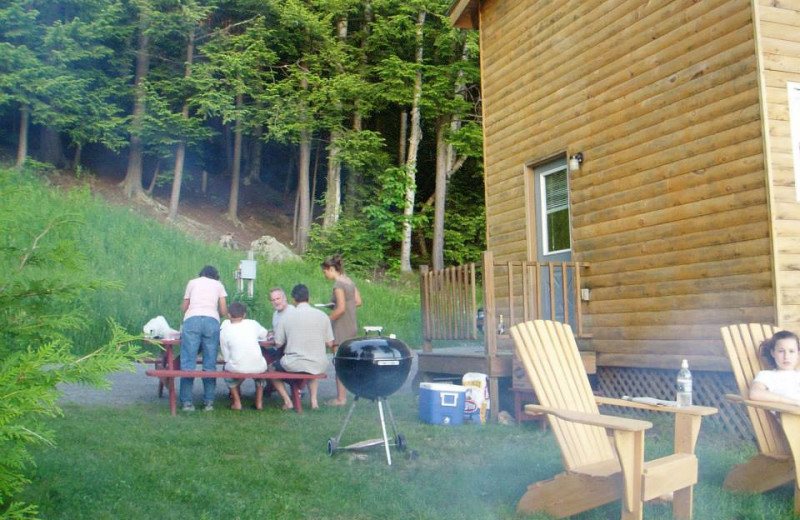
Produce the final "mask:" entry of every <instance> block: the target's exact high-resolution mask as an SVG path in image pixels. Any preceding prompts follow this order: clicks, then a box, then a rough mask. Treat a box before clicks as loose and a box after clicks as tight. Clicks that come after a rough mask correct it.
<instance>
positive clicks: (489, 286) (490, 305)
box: [483, 251, 497, 409]
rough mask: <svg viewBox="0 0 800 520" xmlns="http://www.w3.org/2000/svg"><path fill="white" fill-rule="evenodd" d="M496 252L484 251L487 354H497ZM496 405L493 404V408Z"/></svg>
mask: <svg viewBox="0 0 800 520" xmlns="http://www.w3.org/2000/svg"><path fill="white" fill-rule="evenodd" d="M494 297H495V295H494V253H492V252H491V251H484V252H483V315H484V317H483V337H484V340H485V341H486V354H487V355H488V356H490V357H494V356H496V355H497V321H496V320H495V311H496V304H495V299H494ZM494 408H495V407H494V406H493V407H492V409H494Z"/></svg>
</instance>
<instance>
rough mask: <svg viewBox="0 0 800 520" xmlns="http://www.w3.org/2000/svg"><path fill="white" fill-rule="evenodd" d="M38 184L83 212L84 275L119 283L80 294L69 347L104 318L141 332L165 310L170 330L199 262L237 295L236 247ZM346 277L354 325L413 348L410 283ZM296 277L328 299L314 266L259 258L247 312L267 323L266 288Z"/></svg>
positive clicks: (50, 198) (98, 339) (415, 304)
mask: <svg viewBox="0 0 800 520" xmlns="http://www.w3.org/2000/svg"><path fill="white" fill-rule="evenodd" d="M38 190H39V191H40V199H41V200H46V201H47V204H51V205H54V206H58V207H60V208H61V209H63V210H65V211H68V212H70V213H75V214H78V215H80V216H81V217H82V218H83V220H84V224H83V226H82V228H81V231H80V247H81V249H82V251H83V253H84V254H85V255H86V257H87V259H88V261H89V263H90V265H91V270H92V273H93V274H94V275H95V276H97V277H98V278H103V279H108V280H113V281H116V282H119V286H120V287H121V288H120V289H108V290H103V291H98V292H95V293H92V294H89V295H87V296H86V300H85V302H84V303H85V304H86V306H87V308H88V309H89V311H88V314H87V316H86V323H87V327H86V328H85V329H84V330H83V331H80V332H78V333H75V334H73V336H72V339H73V340H74V344H75V345H76V348H77V349H79V350H89V349H91V348H92V347H93V346H96V345H98V344H100V343H102V341H103V339H104V338H105V337H106V330H107V321H108V319H109V318H112V319H114V320H115V321H117V322H118V323H120V324H121V325H123V326H124V327H126V328H127V329H128V330H129V331H130V332H133V333H138V332H141V327H142V325H144V323H145V322H146V321H147V320H149V319H150V318H152V317H154V316H157V315H163V316H165V317H166V318H167V321H169V323H170V325H172V326H173V327H174V328H178V327H179V326H180V322H181V319H182V317H181V310H180V308H181V301H182V299H183V291H184V289H185V287H186V282H187V281H189V280H190V279H191V278H194V277H196V276H197V274H198V273H199V272H200V269H201V268H202V267H203V266H204V265H214V266H215V267H217V269H218V270H219V272H220V276H221V281H222V283H223V284H224V285H225V287H226V289H227V291H228V294H229V297H228V300H229V301H232V300H233V299H236V298H237V297H241V296H242V295H238V296H237V294H236V284H235V281H234V278H233V272H234V270H235V269H236V267H237V266H238V263H239V261H240V260H242V259H245V258H246V257H247V256H246V253H245V252H244V251H230V250H226V249H221V248H219V247H217V246H216V245H209V244H205V243H202V242H201V241H199V240H196V239H194V238H191V237H189V236H187V235H186V234H184V233H183V232H181V231H179V230H177V229H176V228H174V227H172V226H169V225H164V224H161V223H160V222H158V221H156V220H153V219H149V218H146V217H144V216H141V215H139V214H136V213H134V212H132V211H129V210H126V209H124V208H118V207H111V206H108V205H107V204H105V203H104V202H103V201H102V200H100V199H98V198H96V197H93V196H92V195H91V194H90V193H89V191H88V188H85V187H84V188H78V189H72V190H70V191H68V192H66V193H58V192H57V191H56V192H55V193H54V192H53V190H52V189H51V188H47V187H45V186H44V184H40V185H38ZM256 259H257V260H259V258H256ZM345 260H346V259H345ZM353 278H354V281H355V283H356V285H357V286H358V288H359V291H360V292H361V295H362V299H363V301H364V305H363V306H362V307H361V308H359V310H358V320H359V323H360V324H361V325H362V326H363V325H381V326H383V327H384V331H385V332H386V333H395V334H397V336H398V338H401V339H403V340H404V341H406V342H407V343H408V344H409V345H410V346H411V347H419V346H420V345H421V339H420V330H421V329H420V315H419V294H418V291H417V289H416V287H415V285H414V284H410V285H409V284H402V283H400V282H393V283H391V284H387V283H375V282H373V281H370V280H366V279H360V278H358V277H353ZM298 283H304V284H306V285H307V286H308V287H309V290H310V292H311V299H312V303H320V302H328V301H330V298H331V292H332V285H331V283H330V282H328V281H327V280H325V278H324V277H323V276H322V272H321V270H320V267H319V266H318V265H312V264H309V263H307V262H287V263H283V264H269V263H266V262H265V261H264V260H263V259H260V261H259V263H258V275H257V279H256V283H255V298H254V300H253V301H252V302H250V303H251V307H252V309H251V312H250V317H252V318H254V319H257V320H259V321H261V322H262V323H263V324H264V325H265V326H267V327H269V326H270V324H271V319H272V306H271V304H270V303H269V295H268V291H269V288H271V287H273V286H281V287H283V288H284V289H285V290H286V292H287V294H288V293H289V291H290V290H291V288H292V287H293V286H294V285H295V284H298Z"/></svg>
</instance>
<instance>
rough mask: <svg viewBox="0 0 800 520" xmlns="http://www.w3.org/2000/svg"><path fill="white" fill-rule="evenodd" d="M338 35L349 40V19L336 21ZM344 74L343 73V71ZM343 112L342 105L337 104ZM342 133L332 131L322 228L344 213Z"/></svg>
mask: <svg viewBox="0 0 800 520" xmlns="http://www.w3.org/2000/svg"><path fill="white" fill-rule="evenodd" d="M336 34H337V36H338V37H339V39H340V40H345V39H346V38H347V17H346V16H345V17H342V18H340V19H339V20H337V21H336ZM342 72H343V71H342ZM337 108H338V109H340V110H341V103H339V104H337ZM342 135H343V133H342V131H341V130H339V129H338V128H334V129H333V130H331V135H330V151H329V152H328V178H327V184H326V189H325V216H324V218H323V220H322V227H324V228H329V227H331V226H333V225H334V224H336V223H337V222H338V221H339V215H340V213H341V211H342V163H341V161H340V160H339V153H340V149H339V145H338V144H337V141H338V140H339V139H341V138H342Z"/></svg>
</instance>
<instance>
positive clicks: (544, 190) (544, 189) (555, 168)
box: [537, 164, 572, 256]
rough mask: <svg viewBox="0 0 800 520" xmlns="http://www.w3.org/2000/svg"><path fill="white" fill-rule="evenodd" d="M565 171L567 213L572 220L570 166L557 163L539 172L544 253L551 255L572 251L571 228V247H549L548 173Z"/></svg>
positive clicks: (570, 232) (570, 233)
mask: <svg viewBox="0 0 800 520" xmlns="http://www.w3.org/2000/svg"><path fill="white" fill-rule="evenodd" d="M561 172H564V173H565V174H566V177H567V215H569V220H570V221H571V220H572V214H571V212H570V207H569V206H570V204H569V202H570V201H569V168H568V167H567V165H566V164H564V165H560V164H559V165H555V166H553V167H552V168H548V169H547V170H544V171H539V172H537V173H538V174H539V190H538V192H539V208H540V212H541V214H540V215H539V217H540V218H541V222H542V255H543V256H549V255H557V254H561V253H569V252H571V251H572V230H571V229H570V230H569V247H568V248H566V249H559V250H556V251H550V250H549V249H548V248H549V247H550V236H549V235H548V226H547V183H546V182H545V181H546V178H547V176H548V175H553V174H555V173H561Z"/></svg>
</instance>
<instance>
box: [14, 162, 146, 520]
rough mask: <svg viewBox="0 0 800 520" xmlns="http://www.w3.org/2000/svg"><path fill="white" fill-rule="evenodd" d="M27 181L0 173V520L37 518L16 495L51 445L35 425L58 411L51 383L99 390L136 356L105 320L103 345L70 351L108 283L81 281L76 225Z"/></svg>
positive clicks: (127, 339)
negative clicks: (40, 447) (33, 453)
mask: <svg viewBox="0 0 800 520" xmlns="http://www.w3.org/2000/svg"><path fill="white" fill-rule="evenodd" d="M25 176H26V174H25V173H22V174H17V173H15V172H12V171H10V170H0V208H2V209H0V223H1V224H2V227H3V229H4V230H6V232H5V235H4V236H3V237H2V242H0V359H2V361H1V362H0V452H2V453H3V457H2V458H0V516H3V517H7V518H29V517H34V516H35V515H36V512H37V511H36V507H34V506H32V505H25V504H22V503H20V502H18V501H15V500H14V496H15V495H16V494H18V493H19V492H20V491H21V490H22V488H23V486H24V485H25V483H27V482H28V480H27V478H26V477H25V474H24V470H25V469H26V467H28V466H30V464H31V457H30V455H29V452H28V446H29V445H30V444H39V443H45V444H52V440H51V438H50V434H49V433H48V432H47V431H46V430H44V429H43V428H42V425H41V419H42V418H43V417H52V416H55V415H58V414H59V413H60V409H59V407H58V406H57V404H56V399H57V397H58V391H57V389H56V385H57V384H58V383H62V382H73V383H74V382H81V383H89V384H93V385H97V386H102V385H104V384H107V383H106V381H105V379H104V376H105V375H106V374H108V373H110V372H113V371H116V370H119V369H120V368H121V367H125V366H128V367H130V366H132V365H131V361H134V360H136V359H138V358H139V357H140V354H139V352H138V349H137V348H136V347H135V346H134V344H133V343H132V340H133V339H135V338H134V337H133V336H130V335H129V334H127V333H126V332H125V331H124V330H122V329H121V328H119V327H118V326H116V325H115V324H113V322H112V323H111V324H110V328H111V338H110V340H109V341H108V343H107V344H106V345H104V346H97V347H93V348H91V349H90V352H89V353H88V354H86V355H81V356H78V355H76V354H74V353H73V352H72V345H71V343H70V342H69V341H68V340H67V338H66V333H67V332H68V331H70V330H77V329H80V328H82V327H85V326H86V324H87V322H86V320H84V319H83V317H84V316H85V314H86V310H87V309H86V307H85V306H84V305H83V302H84V295H85V294H86V293H87V292H90V291H92V290H95V289H99V288H110V287H112V286H113V285H112V284H109V283H107V282H104V281H102V280H97V279H93V278H91V277H90V276H89V274H88V268H87V264H86V261H85V258H84V257H83V256H82V255H81V254H80V253H79V252H78V249H77V247H76V242H75V239H76V236H77V235H76V230H77V229H78V228H79V227H80V224H81V220H80V218H79V217H78V216H77V215H75V214H70V213H64V212H61V211H59V210H58V208H57V207H53V206H51V205H49V204H47V200H43V198H44V199H46V198H47V197H46V196H45V197H41V196H40V195H46V193H43V192H42V191H41V190H37V189H36V188H35V187H34V186H33V185H32V184H31V183H30V181H29V179H27V178H26V177H25ZM31 200H37V201H38V202H39V203H38V204H29V203H28V202H29V201H31Z"/></svg>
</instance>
